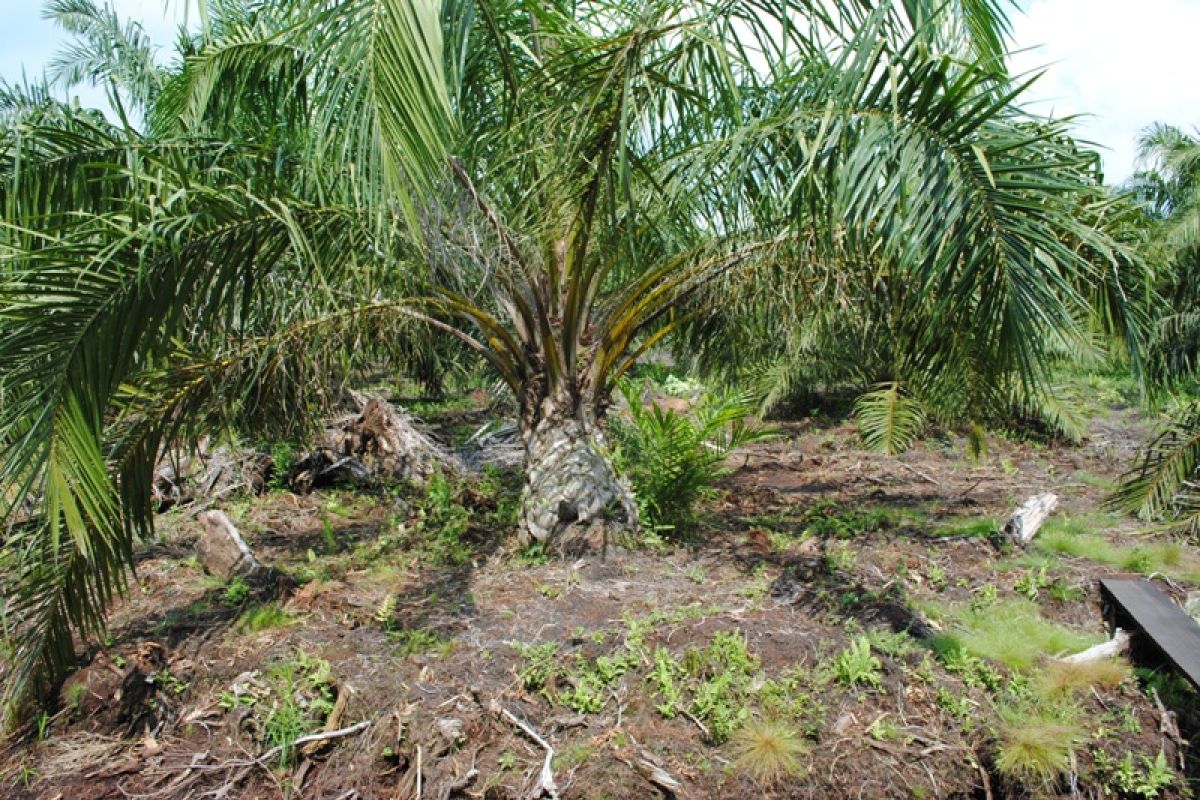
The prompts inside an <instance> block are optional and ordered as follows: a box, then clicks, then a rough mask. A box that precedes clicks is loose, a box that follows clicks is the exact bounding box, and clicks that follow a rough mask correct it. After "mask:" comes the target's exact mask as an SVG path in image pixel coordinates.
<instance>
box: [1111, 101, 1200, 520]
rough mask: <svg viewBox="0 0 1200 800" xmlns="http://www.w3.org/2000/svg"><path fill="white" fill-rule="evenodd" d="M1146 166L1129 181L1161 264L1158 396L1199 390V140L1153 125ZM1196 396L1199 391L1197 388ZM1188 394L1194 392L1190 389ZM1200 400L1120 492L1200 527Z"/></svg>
mask: <svg viewBox="0 0 1200 800" xmlns="http://www.w3.org/2000/svg"><path fill="white" fill-rule="evenodd" d="M1140 159H1141V161H1142V162H1143V164H1144V168H1143V169H1141V170H1139V171H1138V172H1136V173H1135V174H1134V176H1133V178H1132V180H1131V181H1130V189H1131V190H1132V192H1133V194H1134V195H1135V196H1137V197H1138V198H1139V199H1141V200H1142V202H1143V203H1144V207H1145V215H1144V218H1143V221H1142V228H1143V232H1144V235H1145V239H1146V250H1147V252H1148V258H1150V259H1151V260H1152V261H1153V262H1154V263H1155V264H1156V266H1157V267H1158V276H1157V279H1156V289H1157V291H1158V295H1159V304H1158V306H1157V308H1156V314H1155V320H1154V327H1153V333H1152V336H1151V339H1150V346H1149V348H1148V353H1149V360H1148V366H1149V368H1150V377H1151V379H1152V385H1153V387H1154V389H1155V391H1156V393H1157V394H1158V395H1160V396H1159V398H1158V399H1159V400H1160V401H1161V400H1163V397H1162V396H1161V395H1163V394H1166V395H1170V394H1172V393H1174V392H1175V391H1176V390H1179V389H1192V390H1194V389H1195V386H1196V379H1197V376H1198V373H1197V368H1198V367H1200V312H1197V310H1196V309H1197V308H1200V139H1197V137H1196V136H1195V135H1192V134H1188V133H1186V132H1185V131H1182V130H1180V129H1179V128H1176V127H1172V126H1169V125H1161V124H1158V125H1153V126H1151V127H1150V128H1148V129H1147V130H1146V132H1145V134H1144V135H1143V137H1142V140H1141V143H1140ZM1192 396H1193V398H1194V392H1193V395H1192ZM1184 397H1185V398H1186V397H1187V395H1186V394H1185V395H1184ZM1198 483H1200V403H1198V402H1196V401H1195V400H1194V399H1192V400H1190V401H1189V400H1187V399H1185V400H1184V401H1183V402H1181V403H1178V404H1177V405H1176V407H1175V408H1174V409H1172V410H1171V413H1170V415H1169V419H1168V420H1167V422H1166V424H1165V425H1164V426H1163V429H1162V430H1161V431H1160V432H1159V434H1158V435H1157V436H1156V437H1155V438H1154V440H1153V441H1152V442H1151V443H1150V445H1149V447H1148V448H1147V449H1146V451H1145V452H1144V453H1143V456H1142V459H1141V461H1140V462H1139V463H1138V464H1137V465H1136V466H1135V468H1134V469H1133V470H1132V471H1131V472H1130V474H1129V475H1128V476H1127V480H1126V482H1125V485H1124V486H1123V487H1122V488H1121V490H1120V492H1118V494H1117V495H1116V496H1115V498H1114V501H1115V504H1116V505H1117V506H1119V507H1122V508H1125V509H1127V510H1130V511H1134V512H1136V513H1138V514H1139V515H1141V516H1143V517H1148V518H1162V517H1166V518H1170V519H1173V520H1174V521H1176V522H1178V523H1179V524H1182V525H1187V526H1190V527H1192V528H1193V529H1194V528H1195V527H1196V526H1197V525H1198V524H1200V490H1198V488H1197V486H1198Z"/></svg>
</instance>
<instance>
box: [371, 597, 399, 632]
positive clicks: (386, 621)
mask: <svg viewBox="0 0 1200 800" xmlns="http://www.w3.org/2000/svg"><path fill="white" fill-rule="evenodd" d="M371 617H372V619H374V620H375V622H376V624H378V625H379V627H381V628H383V629H384V630H385V631H390V630H391V629H392V626H393V625H395V624H396V595H394V594H392V593H391V592H388V593H387V594H386V595H384V596H383V599H382V600H380V601H379V603H378V604H377V605H376V606H375V613H374V614H372V615H371Z"/></svg>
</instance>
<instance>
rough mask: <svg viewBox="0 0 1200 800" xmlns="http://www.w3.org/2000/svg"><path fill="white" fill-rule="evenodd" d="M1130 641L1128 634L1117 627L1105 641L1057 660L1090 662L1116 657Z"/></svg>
mask: <svg viewBox="0 0 1200 800" xmlns="http://www.w3.org/2000/svg"><path fill="white" fill-rule="evenodd" d="M1130 641H1131V640H1130V636H1129V634H1128V633H1126V632H1125V631H1123V630H1121V629H1120V628H1117V629H1116V630H1115V631H1113V637H1112V638H1111V639H1109V640H1108V641H1107V642H1101V643H1100V644H1097V645H1093V646H1091V647H1089V648H1088V649H1087V650H1083V651H1081V652H1079V653H1076V654H1075V655H1071V656H1064V657H1063V658H1060V659H1059V661H1062V662H1064V663H1067V664H1091V663H1093V662H1096V661H1106V660H1107V659H1110V658H1116V657H1117V656H1119V655H1121V654H1122V653H1124V652H1125V651H1126V650H1128V649H1129V643H1130Z"/></svg>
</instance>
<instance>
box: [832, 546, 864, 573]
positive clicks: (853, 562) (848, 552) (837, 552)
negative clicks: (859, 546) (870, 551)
mask: <svg viewBox="0 0 1200 800" xmlns="http://www.w3.org/2000/svg"><path fill="white" fill-rule="evenodd" d="M857 566H858V552H857V551H856V550H855V549H854V548H853V547H851V546H850V544H849V543H848V542H834V543H833V544H832V545H831V546H830V547H828V548H827V549H826V550H825V568H826V569H827V570H829V571H830V572H853V571H854V568H855V567H857Z"/></svg>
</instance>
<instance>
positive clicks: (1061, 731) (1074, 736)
mask: <svg viewBox="0 0 1200 800" xmlns="http://www.w3.org/2000/svg"><path fill="white" fill-rule="evenodd" d="M1000 716H1001V722H1000V725H999V727H998V729H997V731H996V734H997V739H998V743H999V746H998V749H997V751H996V771H997V772H999V773H1000V774H1001V775H1003V776H1004V777H1005V778H1007V779H1009V780H1011V781H1014V782H1016V783H1018V784H1020V785H1022V786H1025V787H1026V788H1028V789H1031V790H1034V791H1049V790H1051V789H1053V788H1054V787H1055V786H1056V785H1057V784H1058V782H1059V781H1060V780H1061V779H1062V777H1063V776H1064V775H1066V774H1067V772H1068V771H1069V770H1070V768H1071V756H1072V754H1073V753H1074V752H1075V748H1076V747H1078V746H1079V744H1080V742H1082V741H1084V733H1083V731H1082V730H1081V729H1080V728H1079V727H1078V725H1076V724H1075V722H1074V719H1073V718H1072V715H1071V714H1070V712H1069V710H1067V709H1064V708H1062V707H1059V708H1057V709H1056V708H1050V709H1047V710H1046V711H1045V712H1043V713H1037V712H1034V711H1032V710H1029V709H1020V710H1018V709H1008V710H1001V712H1000Z"/></svg>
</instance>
